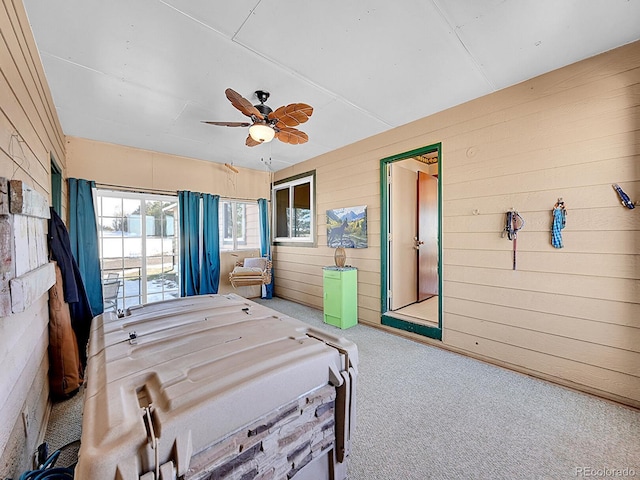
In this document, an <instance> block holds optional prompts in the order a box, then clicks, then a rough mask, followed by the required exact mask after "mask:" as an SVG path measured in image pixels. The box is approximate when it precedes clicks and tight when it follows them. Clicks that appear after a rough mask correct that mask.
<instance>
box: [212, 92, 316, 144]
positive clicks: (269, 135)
mask: <svg viewBox="0 0 640 480" xmlns="http://www.w3.org/2000/svg"><path fill="white" fill-rule="evenodd" d="M224 93H225V95H226V96H227V98H228V99H229V101H230V102H231V104H232V105H233V106H234V107H236V108H237V109H238V110H240V111H241V112H242V113H243V114H245V115H246V116H247V117H251V123H249V122H208V121H203V122H202V123H208V124H209V125H219V126H222V127H249V136H248V137H247V140H246V141H245V144H246V145H247V146H248V147H255V146H256V145H260V144H261V143H267V142H270V141H271V140H273V138H274V137H275V138H277V139H278V140H280V141H281V142H284V143H290V144H292V145H299V144H301V143H306V142H307V141H308V140H309V136H308V135H307V134H306V133H304V132H303V131H301V130H298V129H297V128H293V127H295V126H297V125H300V124H301V123H304V122H306V121H307V120H309V117H310V116H311V114H312V113H313V107H311V106H309V105H307V104H306V103H291V104H289V105H283V106H282V107H280V108H277V109H276V110H275V111H274V110H272V109H271V108H270V107H269V106H267V105H265V103H264V102H266V101H267V99H268V98H269V92H266V91H264V90H257V91H256V96H257V97H258V100H259V101H260V103H259V104H258V105H251V102H250V101H249V100H247V99H246V98H244V97H243V96H242V95H240V94H239V93H238V92H236V91H234V90H232V89H230V88H227V89H226V90H225V91H224Z"/></svg>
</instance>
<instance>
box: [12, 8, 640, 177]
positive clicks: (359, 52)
mask: <svg viewBox="0 0 640 480" xmlns="http://www.w3.org/2000/svg"><path fill="white" fill-rule="evenodd" d="M24 3H25V7H26V10H27V13H28V15H29V21H30V23H31V27H32V29H33V33H34V36H35V39H36V42H37V44H38V48H39V51H40V56H41V58H42V62H43V64H44V68H45V72H46V76H47V80H48V83H49V86H50V88H51V91H52V94H53V100H54V102H55V105H56V109H57V112H58V115H59V118H60V121H61V123H62V128H63V131H64V133H65V134H66V135H71V136H77V137H84V138H89V139H94V140H100V141H104V142H109V143H116V144H121V145H127V146H132V147H138V148H143V149H148V150H154V151H158V152H165V153H169V154H173V155H182V156H187V157H193V158H198V159H203V160H210V161H214V162H220V163H224V162H227V163H232V164H234V165H236V166H241V167H247V168H253V169H258V170H261V169H265V168H267V166H266V164H268V163H269V159H271V167H270V168H272V169H273V170H280V169H282V168H285V167H287V166H289V165H292V164H295V163H298V162H301V161H304V160H307V159H309V158H312V157H315V156H317V155H320V154H322V153H325V152H327V151H331V150H334V149H336V148H339V147H341V146H344V145H347V144H350V143H353V142H356V141H358V140H361V139H363V138H366V137H369V136H371V135H374V134H377V133H380V132H383V131H386V130H389V129H391V128H393V127H397V126H400V125H403V124H406V123H408V122H411V121H413V120H417V119H419V118H422V117H425V116H427V115H430V114H433V113H435V112H438V111H441V110H443V109H446V108H448V107H451V106H454V105H457V104H460V103H463V102H466V101H468V100H471V99H473V98H476V97H479V96H482V95H485V94H488V93H491V92H494V91H496V90H499V89H502V88H505V87H507V86H509V85H513V84H516V83H519V82H522V81H524V80H527V79H529V78H532V77H534V76H537V75H540V74H542V73H545V72H548V71H551V70H554V69H556V68H559V67H562V66H564V65H567V64H570V63H573V62H576V61H579V60H581V59H584V58H587V57H590V56H593V55H595V54H598V53H601V52H604V51H607V50H610V49H612V48H615V47H617V46H620V45H623V44H626V43H630V42H632V41H635V40H638V39H640V1H638V0H398V1H395V2H390V1H388V0H368V1H345V0H324V1H302V0H233V1H231V0H229V1H220V0H164V1H163V0H133V1H132V0H106V1H105V0H24ZM227 87H231V88H233V89H234V90H236V91H237V92H238V93H240V94H241V95H243V96H244V97H245V98H247V99H248V100H250V101H251V102H252V103H254V104H255V103H258V101H257V98H256V97H255V95H254V92H255V90H259V89H264V90H267V91H269V92H270V93H271V97H270V98H269V100H268V101H267V104H268V105H269V106H271V107H272V108H273V109H274V110H275V109H276V108H277V107H279V106H281V105H285V104H289V103H296V102H303V103H308V104H310V105H312V106H313V107H314V113H313V116H312V117H311V118H310V120H309V121H308V122H307V123H305V124H302V125H300V126H299V128H300V129H301V130H303V131H305V132H306V133H307V134H308V135H309V142H308V143H306V144H304V145H289V144H284V143H281V142H279V141H277V140H274V141H273V142H271V143H269V144H263V145H259V146H256V147H252V148H250V147H247V146H245V144H244V142H245V138H246V136H247V130H248V129H247V128H229V127H219V126H210V125H206V124H203V123H201V121H202V120H214V121H241V122H242V121H248V120H249V119H248V118H247V117H245V116H244V115H242V113H240V112H239V111H238V110H236V109H235V108H234V107H233V106H232V105H231V103H230V102H229V101H228V100H227V98H226V97H225V95H224V90H225V89H226V88H227Z"/></svg>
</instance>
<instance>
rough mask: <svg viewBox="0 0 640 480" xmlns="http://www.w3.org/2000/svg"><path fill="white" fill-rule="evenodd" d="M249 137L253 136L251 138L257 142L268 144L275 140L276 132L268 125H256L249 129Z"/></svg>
mask: <svg viewBox="0 0 640 480" xmlns="http://www.w3.org/2000/svg"><path fill="white" fill-rule="evenodd" d="M249 135H251V138H253V139H254V140H255V141H256V142H260V143H267V142H270V141H271V140H273V137H274V136H275V135H276V131H275V130H274V129H273V128H271V127H270V126H268V125H265V124H263V123H256V124H254V125H251V126H250V127H249Z"/></svg>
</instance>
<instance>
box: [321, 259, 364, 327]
mask: <svg viewBox="0 0 640 480" xmlns="http://www.w3.org/2000/svg"><path fill="white" fill-rule="evenodd" d="M322 270H323V289H324V302H323V306H324V323H328V324H329V325H334V326H336V327H340V328H343V329H344V328H349V327H353V326H354V325H356V324H357V323H358V270H357V269H356V268H354V267H324V268H323V269H322Z"/></svg>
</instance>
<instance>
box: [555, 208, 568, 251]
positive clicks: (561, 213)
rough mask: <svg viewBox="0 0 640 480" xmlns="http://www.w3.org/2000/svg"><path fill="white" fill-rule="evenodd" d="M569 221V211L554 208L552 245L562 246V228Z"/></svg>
mask: <svg viewBox="0 0 640 480" xmlns="http://www.w3.org/2000/svg"><path fill="white" fill-rule="evenodd" d="M566 221H567V212H566V210H564V209H562V208H554V209H553V224H552V225H551V245H553V246H554V247H555V248H562V247H564V245H563V244H562V229H563V228H564V226H565V224H566Z"/></svg>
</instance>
